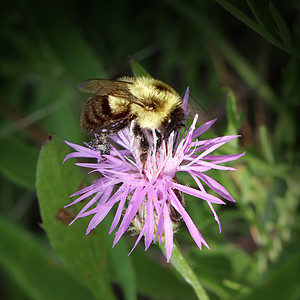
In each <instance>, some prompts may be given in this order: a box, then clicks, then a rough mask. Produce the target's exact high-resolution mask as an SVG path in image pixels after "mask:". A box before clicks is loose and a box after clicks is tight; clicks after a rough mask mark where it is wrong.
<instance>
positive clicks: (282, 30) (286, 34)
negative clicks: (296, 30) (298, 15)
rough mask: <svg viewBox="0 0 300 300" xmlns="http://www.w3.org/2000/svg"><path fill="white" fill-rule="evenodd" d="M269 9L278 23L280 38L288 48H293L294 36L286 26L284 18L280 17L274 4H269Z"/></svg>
mask: <svg viewBox="0 0 300 300" xmlns="http://www.w3.org/2000/svg"><path fill="white" fill-rule="evenodd" d="M269 9H270V12H271V15H272V17H273V19H274V21H275V23H276V26H277V29H278V35H279V36H280V38H281V39H282V41H283V42H284V44H285V45H286V46H288V47H289V48H292V36H291V32H290V30H289V28H288V26H287V25H286V22H285V20H284V19H283V18H282V16H281V15H280V13H279V11H278V10H277V8H276V7H275V5H274V4H273V3H270V4H269Z"/></svg>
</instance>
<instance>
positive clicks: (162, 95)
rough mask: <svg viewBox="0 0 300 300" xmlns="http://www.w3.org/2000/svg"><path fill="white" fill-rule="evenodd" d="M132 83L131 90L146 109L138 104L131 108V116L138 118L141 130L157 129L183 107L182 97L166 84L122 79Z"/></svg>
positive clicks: (157, 81) (139, 78) (147, 79)
mask: <svg viewBox="0 0 300 300" xmlns="http://www.w3.org/2000/svg"><path fill="white" fill-rule="evenodd" d="M121 80H124V81H129V80H130V81H129V82H132V83H133V84H132V85H130V86H129V90H130V92H131V93H132V95H134V96H135V97H136V98H139V99H142V101H143V103H144V104H145V106H146V108H147V109H145V108H144V107H141V106H139V105H136V104H132V105H131V107H130V111H131V114H134V115H136V116H137V119H136V121H137V123H138V124H139V125H140V127H141V128H149V129H157V128H159V127H160V126H161V125H162V122H164V121H165V119H166V118H167V117H168V116H169V115H170V113H171V112H172V111H174V109H175V108H177V107H179V106H181V105H182V102H181V99H180V96H179V95H178V94H177V93H176V92H175V90H173V89H172V88H171V87H170V86H168V85H167V84H165V83H164V82H162V81H160V80H157V79H154V78H148V77H136V78H134V79H133V80H132V79H131V78H126V77H125V78H122V79H121Z"/></svg>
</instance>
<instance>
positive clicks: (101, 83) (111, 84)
mask: <svg viewBox="0 0 300 300" xmlns="http://www.w3.org/2000/svg"><path fill="white" fill-rule="evenodd" d="M129 84H131V83H130V82H126V81H117V80H106V79H98V78H97V79H88V80H84V81H82V82H80V83H79V84H78V85H77V88H78V89H79V90H81V91H83V92H86V93H94V94H96V95H99V96H105V95H110V94H111V93H113V92H114V91H118V90H128V85H129Z"/></svg>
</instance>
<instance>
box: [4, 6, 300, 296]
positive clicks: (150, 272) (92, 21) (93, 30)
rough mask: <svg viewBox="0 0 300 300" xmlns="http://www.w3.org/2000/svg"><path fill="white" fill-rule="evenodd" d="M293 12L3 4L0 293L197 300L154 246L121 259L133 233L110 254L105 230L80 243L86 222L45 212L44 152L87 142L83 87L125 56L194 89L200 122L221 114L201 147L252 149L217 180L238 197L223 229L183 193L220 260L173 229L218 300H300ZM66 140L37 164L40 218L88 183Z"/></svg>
mask: <svg viewBox="0 0 300 300" xmlns="http://www.w3.org/2000/svg"><path fill="white" fill-rule="evenodd" d="M299 9H300V4H299V2H298V1H296V0H292V1H287V2H283V1H278V0H277V1H272V3H270V2H269V1H266V0H247V1H246V0H244V1H237V0H215V1H183V0H179V1H170V0H161V1H159V0H156V1H152V2H141V1H139V2H137V1H119V2H117V3H115V2H109V1H108V2H107V1H106V2H103V1H94V0H91V1H88V2H85V3H83V2H82V1H74V0H66V1H48V0H47V1H37V0H16V1H14V2H10V1H5V0H4V1H1V4H0V16H1V17H0V23H1V26H0V36H1V45H0V60H1V61H0V62H1V63H0V79H1V80H0V115H1V119H0V153H1V155H0V171H1V173H0V176H1V181H0V186H1V188H0V195H1V201H0V207H1V210H0V211H1V217H0V223H1V224H0V228H1V230H0V236H1V247H0V264H1V270H0V271H1V272H0V274H1V278H0V284H1V296H2V297H3V298H4V299H48V298H49V299H68V297H69V298H71V297H72V298H73V299H93V296H92V293H91V291H90V290H89V289H88V287H91V286H92V291H93V292H94V294H95V296H96V297H97V298H98V299H101V295H102V297H103V295H106V296H105V299H108V297H110V298H116V299H117V298H119V299H123V298H125V299H195V295H194V294H193V291H192V289H191V288H190V286H188V285H187V284H186V283H185V282H184V281H183V280H182V279H181V278H179V276H178V274H176V273H174V271H173V270H172V269H171V268H170V267H169V266H168V265H166V264H165V260H164V258H162V256H161V255H162V254H161V253H160V251H159V249H158V247H156V246H155V245H153V246H152V247H150V250H148V252H147V253H146V254H144V253H143V249H142V245H140V247H138V248H137V249H136V250H135V251H134V252H133V253H132V254H131V255H130V256H129V257H127V254H128V252H129V250H130V247H131V246H132V244H133V241H134V239H133V238H132V237H130V236H129V235H128V236H127V237H126V238H123V239H122V241H120V242H119V244H118V245H117V246H116V247H115V248H114V249H111V244H112V241H111V239H112V237H111V236H108V234H107V233H108V224H109V222H108V221H106V223H105V222H104V224H103V225H101V226H99V228H97V230H96V231H95V233H93V234H92V235H91V236H88V237H85V236H84V232H85V226H86V220H78V221H77V222H76V223H75V224H74V225H73V226H74V227H73V226H72V227H70V228H69V227H68V226H67V225H66V223H64V222H62V219H64V218H65V217H67V218H68V217H69V212H67V213H66V214H65V213H64V212H63V213H62V215H58V216H57V215H52V219H51V218H50V219H47V217H46V215H42V219H41V216H40V213H39V209H38V204H37V198H36V192H35V190H36V187H35V170H36V164H37V160H38V151H39V149H40V147H41V146H42V145H43V144H44V143H45V142H46V140H47V137H48V135H56V136H58V137H59V138H61V139H67V140H69V141H71V142H74V143H82V141H83V140H84V136H83V134H82V132H81V130H80V124H79V118H80V111H81V109H82V106H83V104H84V101H85V99H86V95H82V94H81V93H80V92H78V91H77V90H76V85H77V83H78V82H80V81H82V80H84V79H87V78H93V77H100V78H117V77H118V76H123V75H130V74H131V70H130V66H129V64H128V62H127V56H128V55H130V56H131V57H133V58H134V59H135V60H136V61H137V62H139V63H141V64H142V65H143V67H145V69H146V70H147V71H149V73H150V74H151V75H152V76H154V77H157V78H159V79H162V80H163V81H166V82H167V83H169V84H170V85H171V86H173V87H175V88H176V90H177V91H178V92H179V93H180V94H182V95H183V93H184V91H185V89H186V86H190V90H191V95H192V97H191V103H192V104H193V109H192V110H195V112H197V113H199V114H200V122H201V123H203V122H205V121H206V120H209V119H213V118H215V117H217V118H218V121H217V122H216V125H215V126H214V129H213V130H214V131H213V132H210V133H208V134H206V135H207V137H212V136H215V135H223V134H237V133H238V134H241V135H242V136H241V138H240V139H239V141H238V142H236V143H235V142H232V143H231V144H229V145H227V146H225V147H223V149H221V150H220V151H222V154H229V153H241V152H243V151H246V156H245V157H243V159H240V160H239V161H238V162H236V163H235V164H234V166H235V167H236V168H237V170H238V171H237V172H231V173H226V174H225V173H218V172H215V174H213V175H212V176H213V177H214V178H215V179H216V180H218V181H219V182H220V183H221V184H222V185H224V186H226V188H227V189H228V190H229V191H230V192H231V194H232V195H233V196H234V197H235V199H236V200H237V203H236V204H228V205H227V206H226V207H216V210H217V211H218V214H219V217H220V219H221V222H222V229H223V232H222V234H221V235H220V234H219V233H218V226H217V225H216V224H215V222H214V219H213V216H212V215H211V212H210V210H209V209H208V208H207V207H206V206H205V205H204V204H203V203H201V202H199V201H195V200H194V199H189V198H187V199H186V207H187V210H188V212H189V213H190V215H191V217H192V219H193V220H194V221H195V223H196V224H197V226H198V228H199V230H200V231H201V232H202V233H203V235H204V237H205V239H206V240H207V242H208V243H209V245H210V247H211V250H210V251H208V250H203V251H199V249H198V248H197V247H196V246H195V245H194V244H193V241H192V240H191V238H190V236H189V235H188V234H187V230H186V228H185V227H184V226H181V228H180V231H179V232H178V233H177V239H178V241H179V245H180V246H181V248H182V249H183V251H184V253H185V254H186V259H187V260H188V262H189V263H190V264H191V265H192V267H193V269H194V271H195V273H196V274H197V275H198V277H199V279H200V280H201V282H202V283H203V285H204V287H205V288H206V289H207V291H208V293H209V295H210V297H211V299H282V298H286V299H299V298H300V289H299V285H298V278H299V270H300V260H299V255H300V252H299V250H298V249H299V246H300V239H299V236H300V235H299V231H300V230H299V229H300V228H299V225H298V224H299V222H298V220H299V205H298V203H299V198H300V197H299V194H300V174H299V173H300V168H299V166H300V152H299V149H300V134H299V131H300V126H299V114H300V104H299V99H300V89H299V86H298V85H299V80H300V68H299V66H300V65H299V53H300V44H299V40H300V30H299V28H300V24H299V23H300V19H299V16H300V14H299ZM132 63H133V61H132V60H131V64H132ZM59 138H54V139H52V140H51V141H50V142H49V143H47V147H44V148H43V150H42V152H41V154H40V158H39V161H40V162H41V161H42V162H43V163H42V164H39V169H38V171H39V172H41V173H39V174H43V175H41V176H39V178H38V181H37V187H38V188H39V194H40V193H41V191H43V194H42V196H41V195H39V196H41V198H43V199H44V202H40V206H41V207H40V208H41V210H42V211H45V210H47V209H53V210H57V211H60V210H59V209H60V208H62V207H63V206H64V205H65V204H66V203H68V201H69V200H68V198H67V195H69V194H71V193H72V192H73V191H74V189H76V188H74V186H76V185H78V184H79V183H80V181H81V179H79V178H81V177H82V176H81V175H78V174H77V173H78V172H79V171H78V170H77V169H76V167H74V165H72V163H71V162H70V163H69V164H68V165H64V166H63V167H62V166H61V160H62V158H63V156H64V155H65V153H66V151H68V150H67V147H66V146H64V145H63V143H62V142H61V141H60V139H59ZM45 151H49V152H50V153H51V156H52V157H53V160H50V161H48V160H47V159H45V158H43V155H44V153H45ZM41 170H42V171H41ZM55 172H57V173H55ZM80 176H81V177H80ZM78 180H79V181H78ZM180 180H181V181H182V182H185V183H187V184H191V185H193V183H192V182H191V181H190V178H186V177H183V178H180ZM54 190H55V191H56V192H55V193H54V194H53V191H54ZM60 212H61V211H60ZM74 213H75V212H71V215H72V214H74ZM41 224H42V228H43V229H45V230H46V231H47V234H48V236H49V238H50V240H51V242H52V246H53V247H54V250H55V251H56V253H57V254H58V255H59V257H60V258H58V257H57V256H56V255H55V254H54V252H53V251H52V250H51V249H50V244H49V242H48V237H47V236H46V234H45V233H44V231H43V230H41V226H40V225H41ZM51 226H57V228H59V229H57V230H59V235H55V234H52V233H51V232H49V230H50V229H49V228H50V227H51ZM50 231H51V230H50ZM71 231H72V232H73V235H72V236H71ZM75 232H76V239H74V237H75ZM72 239H73V240H72ZM95 249H96V250H95ZM80 251H83V252H84V253H82V252H80ZM95 251H96V252H95ZM95 253H96V254H97V255H96V257H94V258H93V260H96V261H97V262H98V263H99V265H96V266H93V265H92V264H91V261H92V260H91V258H92V257H93V255H95ZM74 255H77V256H78V260H76V256H74ZM61 259H62V260H61ZM62 262H64V264H63V263H62ZM95 274H98V276H99V278H97V277H96V278H95V277H94V276H95ZM99 274H101V275H99ZM79 282H80V283H79ZM62 283H64V284H62ZM108 283H110V284H108ZM95 285H96V286H95ZM51 287H52V288H51ZM52 293H53V294H52ZM82 295H84V296H82ZM76 297H77V298H76ZM102 299H103V298H102Z"/></svg>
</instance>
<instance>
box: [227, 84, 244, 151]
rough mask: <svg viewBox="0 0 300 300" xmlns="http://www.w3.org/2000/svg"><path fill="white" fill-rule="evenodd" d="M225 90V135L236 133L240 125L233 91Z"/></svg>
mask: <svg viewBox="0 0 300 300" xmlns="http://www.w3.org/2000/svg"><path fill="white" fill-rule="evenodd" d="M225 91H226V92H227V97H226V112H227V130H226V135H231V134H232V135H235V134H238V130H239V126H240V116H239V114H238V112H237V106H236V99H235V95H234V93H233V91H232V90H231V89H227V88H226V89H225ZM235 145H236V146H237V140H235Z"/></svg>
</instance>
